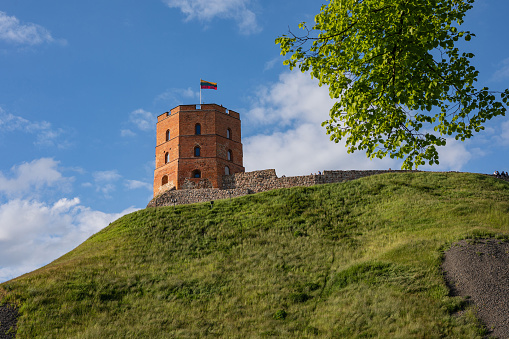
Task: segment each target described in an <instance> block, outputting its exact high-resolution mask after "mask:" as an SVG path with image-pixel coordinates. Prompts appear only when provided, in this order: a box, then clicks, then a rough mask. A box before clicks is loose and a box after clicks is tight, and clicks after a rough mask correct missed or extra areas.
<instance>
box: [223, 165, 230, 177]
mask: <svg viewBox="0 0 509 339" xmlns="http://www.w3.org/2000/svg"><path fill="white" fill-rule="evenodd" d="M224 174H225V175H230V167H228V166H225V168H224Z"/></svg>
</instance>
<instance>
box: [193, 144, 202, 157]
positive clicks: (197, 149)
mask: <svg viewBox="0 0 509 339" xmlns="http://www.w3.org/2000/svg"><path fill="white" fill-rule="evenodd" d="M200 155H201V154H200V147H199V146H196V147H195V148H194V156H195V157H199V156H200Z"/></svg>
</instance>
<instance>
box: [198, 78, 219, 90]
mask: <svg viewBox="0 0 509 339" xmlns="http://www.w3.org/2000/svg"><path fill="white" fill-rule="evenodd" d="M200 88H201V89H215V90H216V91H217V83H216V82H210V81H205V80H201V79H200Z"/></svg>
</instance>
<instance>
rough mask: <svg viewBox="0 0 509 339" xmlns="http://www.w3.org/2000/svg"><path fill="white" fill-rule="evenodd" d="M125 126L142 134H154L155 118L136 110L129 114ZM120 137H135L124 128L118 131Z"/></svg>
mask: <svg viewBox="0 0 509 339" xmlns="http://www.w3.org/2000/svg"><path fill="white" fill-rule="evenodd" d="M126 124H129V125H131V126H133V127H134V128H136V129H138V130H140V131H142V132H155V130H156V116H155V115H154V114H152V113H150V112H148V111H145V110H144V109H141V108H140V109H137V110H134V111H132V112H131V113H129V118H128V121H127V123H126ZM120 135H121V136H123V137H133V136H135V135H136V133H135V132H133V131H132V129H129V128H124V129H121V130H120Z"/></svg>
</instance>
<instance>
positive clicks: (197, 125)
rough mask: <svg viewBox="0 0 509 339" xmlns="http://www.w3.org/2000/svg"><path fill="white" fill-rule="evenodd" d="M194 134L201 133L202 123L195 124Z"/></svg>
mask: <svg viewBox="0 0 509 339" xmlns="http://www.w3.org/2000/svg"><path fill="white" fill-rule="evenodd" d="M194 134H196V135H200V134H201V125H200V124H196V125H194Z"/></svg>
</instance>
